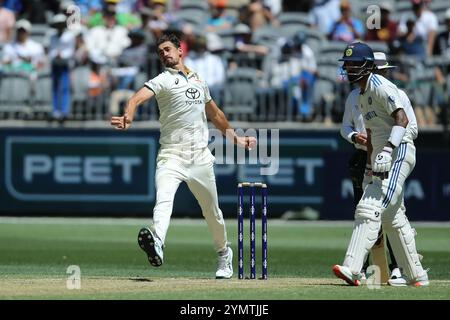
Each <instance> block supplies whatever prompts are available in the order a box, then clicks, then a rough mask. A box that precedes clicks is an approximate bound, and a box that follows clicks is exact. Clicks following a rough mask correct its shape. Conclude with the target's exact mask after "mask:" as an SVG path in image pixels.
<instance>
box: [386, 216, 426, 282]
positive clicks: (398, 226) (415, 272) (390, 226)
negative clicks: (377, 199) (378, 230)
mask: <svg viewBox="0 0 450 320" xmlns="http://www.w3.org/2000/svg"><path fill="white" fill-rule="evenodd" d="M388 218H389V216H385V217H383V230H384V231H385V232H386V235H387V236H388V238H389V241H390V243H391V247H392V250H393V251H394V255H395V258H396V259H397V263H398V264H399V266H400V267H401V268H402V269H403V272H404V274H405V275H406V276H407V277H408V279H409V280H411V281H412V280H414V279H417V278H419V277H421V276H423V275H424V274H425V271H424V270H423V267H422V264H421V262H420V255H419V254H418V253H417V250H416V241H415V239H414V237H415V235H416V233H415V230H414V229H413V228H411V225H410V224H409V221H408V218H407V217H406V216H405V213H404V210H402V208H401V209H400V210H398V211H397V213H396V214H395V215H394V217H393V219H392V220H390V221H389V219H388Z"/></svg>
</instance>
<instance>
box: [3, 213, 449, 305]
mask: <svg viewBox="0 0 450 320" xmlns="http://www.w3.org/2000/svg"><path fill="white" fill-rule="evenodd" d="M147 222H148V220H142V219H76V218H70V219H64V218H0V299H165V300H167V299H178V300H179V299H189V300H191V299H199V300H204V299H221V300H222V299H226V300H234V299H243V300H244V299H245V300H253V299H263V300H266V299H270V300H278V299H283V300H291V299H294V300H300V299H388V300H392V299H433V300H437V299H447V300H448V299H450V273H449V272H448V270H449V269H448V266H449V265H450V224H449V223H439V224H437V223H436V224H431V223H414V222H413V223H412V224H413V226H414V227H415V228H416V230H417V232H418V236H417V237H416V241H417V247H418V250H419V252H420V253H421V254H422V255H423V256H424V259H423V264H424V267H425V268H429V269H430V271H429V276H430V279H431V285H430V287H426V288H411V287H406V288H392V287H388V286H382V287H381V288H380V289H369V288H368V287H367V286H361V287H349V286H347V285H345V283H344V282H343V281H342V280H339V279H337V278H335V277H334V275H333V274H332V272H331V267H332V265H333V264H335V263H342V260H343V257H344V254H345V250H346V247H347V244H348V241H349V240H350V236H351V231H352V223H351V222H292V221H288V222H287V221H280V220H269V235H268V243H269V244H268V247H269V267H268V270H269V280H267V281H262V280H256V281H251V280H243V281H239V280H237V276H236V273H237V272H236V271H237V270H236V269H237V265H236V229H237V228H236V222H235V221H231V220H228V221H227V227H228V232H229V238H230V240H231V242H232V247H233V249H234V251H235V257H234V267H235V277H234V278H233V279H232V280H215V279H214V274H215V269H216V254H215V252H214V250H213V248H212V240H211V236H210V234H209V232H208V229H207V227H206V223H205V222H204V221H203V220H184V219H176V220H172V223H171V226H170V229H169V233H168V236H167V241H166V249H165V252H164V253H165V257H164V258H165V259H164V265H163V266H162V267H160V268H155V267H151V266H150V265H149V263H148V262H147V260H146V256H145V254H144V252H142V251H141V250H140V248H139V247H138V245H137V239H136V238H137V232H138V230H139V228H140V227H141V226H143V225H145V224H146V223H147ZM247 222H248V221H246V228H245V231H246V232H248V223H247ZM258 222H259V221H258ZM258 227H259V224H258ZM246 236H247V237H248V233H247V234H246ZM247 237H246V240H247V239H248V238H247ZM257 240H258V242H257V258H258V260H257V261H258V265H257V266H258V268H257V270H258V272H260V257H261V256H260V245H259V240H260V237H259V236H258V238H257ZM246 242H248V241H246ZM246 257H248V254H246ZM70 265H78V266H79V267H80V269H81V289H80V290H68V289H67V288H66V280H67V279H68V277H69V274H66V270H67V267H68V266H70ZM246 268H247V271H248V260H247V261H246Z"/></svg>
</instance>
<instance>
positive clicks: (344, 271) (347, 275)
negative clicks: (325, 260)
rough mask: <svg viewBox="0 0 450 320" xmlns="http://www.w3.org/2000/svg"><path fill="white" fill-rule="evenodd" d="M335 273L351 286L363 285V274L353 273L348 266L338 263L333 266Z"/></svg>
mask: <svg viewBox="0 0 450 320" xmlns="http://www.w3.org/2000/svg"><path fill="white" fill-rule="evenodd" d="M333 272H334V275H335V276H336V277H338V278H340V279H342V280H344V281H345V282H347V283H348V284H349V285H351V286H359V285H361V281H360V280H361V275H358V274H353V273H352V272H351V271H350V269H349V268H348V267H345V266H340V265H338V264H336V265H334V266H333Z"/></svg>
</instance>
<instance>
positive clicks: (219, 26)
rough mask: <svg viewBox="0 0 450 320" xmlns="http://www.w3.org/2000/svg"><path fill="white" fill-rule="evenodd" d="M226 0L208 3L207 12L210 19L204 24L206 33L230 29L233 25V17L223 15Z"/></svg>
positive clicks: (215, 0)
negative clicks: (208, 11)
mask: <svg viewBox="0 0 450 320" xmlns="http://www.w3.org/2000/svg"><path fill="white" fill-rule="evenodd" d="M226 8H227V0H214V1H212V2H210V6H209V10H210V15H211V17H210V18H209V19H208V21H207V23H206V27H205V30H206V31H207V32H217V31H218V30H223V29H231V28H232V27H233V24H234V23H235V21H234V19H233V17H230V16H228V15H226V14H225V9H226Z"/></svg>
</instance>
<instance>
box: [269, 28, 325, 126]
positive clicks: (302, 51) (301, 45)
mask: <svg viewBox="0 0 450 320" xmlns="http://www.w3.org/2000/svg"><path fill="white" fill-rule="evenodd" d="M305 40H306V37H305V35H304V34H303V33H299V34H297V35H295V36H293V37H292V38H290V39H288V40H287V41H286V42H285V43H284V44H283V45H282V47H281V55H280V59H279V61H278V63H275V64H273V66H272V68H271V71H270V72H269V73H270V78H271V82H270V84H271V86H273V87H280V86H281V87H283V88H284V90H286V91H288V90H289V94H288V96H289V97H290V98H291V101H290V103H292V105H293V106H294V109H295V111H296V113H297V118H298V119H299V120H301V121H305V122H307V121H308V122H309V121H311V120H312V119H313V116H314V110H313V104H312V102H313V95H314V83H315V79H316V74H317V63H316V59H315V57H314V52H313V51H312V49H311V48H310V47H309V46H308V45H307V44H306V43H305Z"/></svg>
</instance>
